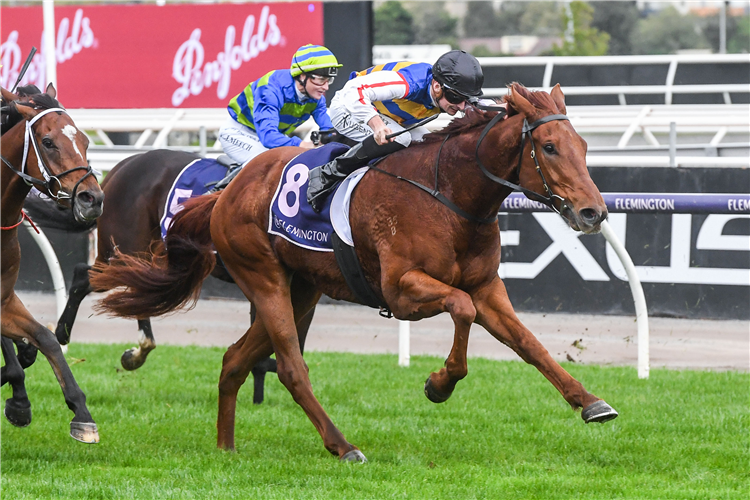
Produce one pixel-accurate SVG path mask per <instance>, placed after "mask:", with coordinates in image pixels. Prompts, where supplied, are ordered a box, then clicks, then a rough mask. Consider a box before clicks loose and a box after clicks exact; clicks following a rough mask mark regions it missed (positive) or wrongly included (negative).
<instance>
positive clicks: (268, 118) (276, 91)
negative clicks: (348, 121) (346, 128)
mask: <svg viewBox="0 0 750 500" xmlns="http://www.w3.org/2000/svg"><path fill="white" fill-rule="evenodd" d="M341 66H342V65H341V64H339V62H338V61H337V60H336V56H334V55H333V53H332V52H331V51H330V50H328V49H327V48H325V47H323V46H320V45H305V46H303V47H300V48H299V50H297V52H295V53H294V56H292V64H291V67H290V69H288V70H286V69H281V70H275V71H271V72H270V73H266V74H265V75H264V76H263V77H261V78H260V79H258V80H256V81H254V82H251V83H249V84H248V85H247V87H245V90H243V91H242V92H240V94H239V95H237V96H235V97H234V99H232V100H231V101H229V106H228V107H227V109H228V111H229V118H228V119H227V122H226V123H225V124H224V126H223V127H221V129H220V130H219V141H220V142H221V146H222V148H223V149H224V152H225V153H226V154H227V155H228V156H229V157H230V158H231V159H232V160H234V161H236V162H238V163H241V164H243V165H244V164H245V163H247V162H248V161H250V160H252V159H253V158H255V157H256V156H258V155H259V154H261V153H262V152H264V151H267V150H269V149H272V148H278V147H281V146H301V147H304V148H312V147H313V144H312V143H311V142H309V141H304V142H303V141H302V140H301V139H299V138H298V137H294V136H292V132H294V130H295V129H296V128H297V127H299V126H300V125H301V124H302V123H304V122H305V121H307V119H308V118H310V116H312V117H313V118H314V119H315V122H316V123H317V124H318V126H319V127H320V128H321V129H330V128H332V127H333V126H332V125H331V120H330V118H328V114H327V113H326V98H325V92H326V91H327V90H328V85H329V84H330V83H332V82H333V78H334V77H335V76H336V74H337V73H338V68H340V67H341Z"/></svg>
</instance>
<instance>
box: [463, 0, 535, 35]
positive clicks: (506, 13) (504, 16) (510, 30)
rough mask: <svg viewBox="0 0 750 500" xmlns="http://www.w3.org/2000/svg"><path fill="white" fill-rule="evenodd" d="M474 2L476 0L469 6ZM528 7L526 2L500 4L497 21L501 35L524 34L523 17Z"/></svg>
mask: <svg viewBox="0 0 750 500" xmlns="http://www.w3.org/2000/svg"><path fill="white" fill-rule="evenodd" d="M472 3H474V2H471V3H470V4H469V6H471V4H472ZM527 7H528V4H526V3H525V2H503V3H502V4H501V5H500V11H499V12H498V13H497V14H496V15H495V22H497V29H498V31H499V32H500V34H501V35H500V36H505V35H521V34H522V33H521V18H522V17H523V15H524V13H525V12H526V8H527ZM467 33H468V30H467ZM523 34H525V33H523Z"/></svg>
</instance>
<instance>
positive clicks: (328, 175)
mask: <svg viewBox="0 0 750 500" xmlns="http://www.w3.org/2000/svg"><path fill="white" fill-rule="evenodd" d="M405 147H406V146H404V145H402V144H399V143H398V142H395V141H394V142H388V143H386V144H383V145H382V146H380V145H378V143H376V142H375V138H374V137H373V136H370V137H368V138H367V139H365V140H364V141H362V142H361V143H359V144H356V145H354V146H352V148H351V149H350V150H349V151H347V152H346V153H344V154H343V155H341V156H339V157H337V158H334V159H333V160H331V161H330V162H328V163H326V164H325V165H322V166H320V167H315V168H314V169H312V170H310V177H309V180H308V184H307V202H308V203H309V204H310V206H311V207H312V209H313V210H315V211H316V212H320V211H321V210H322V209H323V205H324V204H325V200H326V199H327V198H328V196H329V195H330V194H331V191H332V190H333V188H334V186H335V185H336V183H337V182H339V181H342V180H344V179H346V177H347V176H348V175H349V174H351V173H352V172H354V171H355V170H357V169H358V168H360V167H363V166H365V165H367V163H369V162H370V160H374V159H375V158H380V157H381V156H385V155H388V154H391V153H395V152H396V151H399V150H401V149H404V148H405Z"/></svg>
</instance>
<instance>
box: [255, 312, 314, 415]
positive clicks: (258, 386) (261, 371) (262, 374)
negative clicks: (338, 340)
mask: <svg viewBox="0 0 750 500" xmlns="http://www.w3.org/2000/svg"><path fill="white" fill-rule="evenodd" d="M251 315H254V309H253V310H252V311H251ZM314 315H315V307H313V308H312V309H310V311H309V312H308V313H306V314H305V315H304V316H302V318H301V319H300V320H299V321H297V338H298V339H299V348H300V352H301V353H302V354H303V355H304V354H305V340H306V339H307V333H308V332H309V330H310V324H311V323H312V320H313V316H314ZM276 370H277V368H276V360H275V359H273V358H272V357H270V356H269V357H267V358H266V359H264V360H262V361H260V362H258V363H257V364H256V365H255V366H254V367H253V369H252V374H253V404H256V405H259V404H261V403H263V397H264V394H263V393H264V389H265V380H266V373H268V372H272V373H276Z"/></svg>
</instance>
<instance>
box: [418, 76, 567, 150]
mask: <svg viewBox="0 0 750 500" xmlns="http://www.w3.org/2000/svg"><path fill="white" fill-rule="evenodd" d="M511 87H513V88H514V89H515V91H516V92H517V93H518V94H520V95H521V97H523V98H524V99H526V100H527V101H529V102H530V103H531V104H532V105H533V106H534V107H535V108H539V109H548V110H550V111H552V112H553V113H559V112H560V110H559V109H558V108H557V105H556V104H555V101H554V100H553V99H552V97H551V96H550V95H549V94H548V93H547V92H544V91H542V90H529V89H527V88H526V87H524V86H523V85H521V84H520V83H517V82H513V83H510V84H508V88H511ZM509 101H510V100H509V97H508V96H507V95H506V96H503V98H502V102H504V103H508V116H509V117H510V116H513V115H517V114H518V111H517V110H516V109H515V108H514V107H513V106H511V105H510V103H509ZM495 102H499V101H498V100H497V99H495ZM495 115H497V112H496V111H483V110H481V109H478V108H475V107H474V106H467V107H466V111H465V112H464V116H463V117H461V118H456V119H455V120H453V121H451V123H450V124H449V125H448V126H447V127H445V128H444V129H441V130H437V131H435V132H432V133H429V134H427V135H425V136H424V139H423V141H422V142H424V143H431V142H436V141H439V140H442V139H444V138H445V136H446V135H448V134H450V135H456V134H460V133H463V132H466V131H468V130H472V129H474V128H478V127H483V126H484V125H486V124H487V123H489V121H490V120H492V119H493V118H494V117H495Z"/></svg>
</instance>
